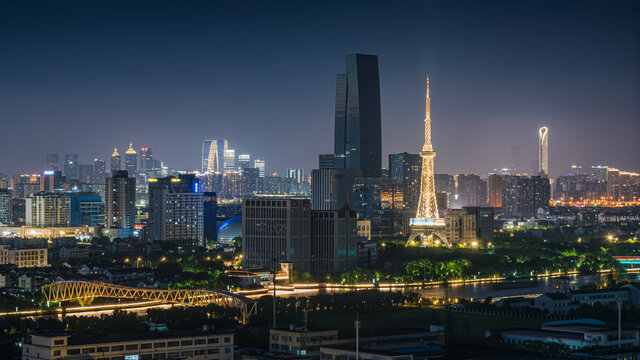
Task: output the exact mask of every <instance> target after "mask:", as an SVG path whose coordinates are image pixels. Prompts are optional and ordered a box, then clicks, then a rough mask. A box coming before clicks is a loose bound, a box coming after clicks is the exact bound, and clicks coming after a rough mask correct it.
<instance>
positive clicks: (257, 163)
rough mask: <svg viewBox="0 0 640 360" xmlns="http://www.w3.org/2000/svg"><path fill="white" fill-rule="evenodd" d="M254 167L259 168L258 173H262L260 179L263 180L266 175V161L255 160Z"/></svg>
mask: <svg viewBox="0 0 640 360" xmlns="http://www.w3.org/2000/svg"><path fill="white" fill-rule="evenodd" d="M253 167H254V168H257V169H258V171H260V177H261V178H263V177H264V175H265V166H264V160H260V159H255V160H254V161H253Z"/></svg>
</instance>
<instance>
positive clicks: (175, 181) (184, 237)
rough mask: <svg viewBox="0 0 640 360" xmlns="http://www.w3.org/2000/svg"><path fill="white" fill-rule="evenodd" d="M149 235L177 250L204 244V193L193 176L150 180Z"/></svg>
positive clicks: (153, 239)
mask: <svg viewBox="0 0 640 360" xmlns="http://www.w3.org/2000/svg"><path fill="white" fill-rule="evenodd" d="M214 215H215V214H214ZM149 235H150V239H151V241H152V242H153V241H169V242H173V243H176V244H177V245H178V249H179V250H192V249H195V248H196V247H202V246H204V195H203V193H202V192H201V191H200V183H199V182H198V180H197V179H196V177H195V175H192V174H189V175H180V176H179V177H172V176H170V177H166V178H150V179H149Z"/></svg>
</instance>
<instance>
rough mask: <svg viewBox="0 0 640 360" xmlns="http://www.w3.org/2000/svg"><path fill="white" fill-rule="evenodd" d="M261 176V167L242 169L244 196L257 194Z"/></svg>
mask: <svg viewBox="0 0 640 360" xmlns="http://www.w3.org/2000/svg"><path fill="white" fill-rule="evenodd" d="M259 178H260V169H258V168H254V167H248V168H244V170H242V191H241V192H242V196H243V197H250V196H255V195H256V193H257V191H258V179H259Z"/></svg>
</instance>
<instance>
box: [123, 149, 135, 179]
mask: <svg viewBox="0 0 640 360" xmlns="http://www.w3.org/2000/svg"><path fill="white" fill-rule="evenodd" d="M124 166H125V168H126V169H125V170H127V172H128V173H129V176H131V177H136V176H137V175H138V153H137V152H136V151H135V150H134V149H133V144H129V148H128V149H127V151H126V152H125V153H124Z"/></svg>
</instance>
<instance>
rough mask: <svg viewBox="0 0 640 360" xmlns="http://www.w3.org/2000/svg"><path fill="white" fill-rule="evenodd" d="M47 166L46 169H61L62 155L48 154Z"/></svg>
mask: <svg viewBox="0 0 640 360" xmlns="http://www.w3.org/2000/svg"><path fill="white" fill-rule="evenodd" d="M46 162H47V167H46V169H45V170H53V171H58V170H59V169H60V157H59V156H58V154H47V157H46Z"/></svg>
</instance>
